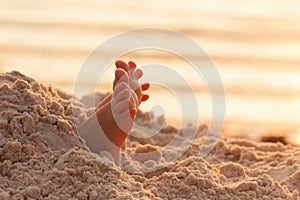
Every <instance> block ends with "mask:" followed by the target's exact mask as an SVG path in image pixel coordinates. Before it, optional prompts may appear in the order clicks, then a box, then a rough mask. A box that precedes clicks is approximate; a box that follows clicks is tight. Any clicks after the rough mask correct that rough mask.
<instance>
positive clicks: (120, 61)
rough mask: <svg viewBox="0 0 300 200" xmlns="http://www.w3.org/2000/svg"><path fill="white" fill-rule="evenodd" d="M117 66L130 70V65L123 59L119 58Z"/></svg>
mask: <svg viewBox="0 0 300 200" xmlns="http://www.w3.org/2000/svg"><path fill="white" fill-rule="evenodd" d="M115 64H116V67H117V68H120V69H123V70H125V71H126V72H127V71H128V70H129V66H128V64H127V63H125V62H124V61H122V60H117V61H116V63H115Z"/></svg>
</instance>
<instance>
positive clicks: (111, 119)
mask: <svg viewBox="0 0 300 200" xmlns="http://www.w3.org/2000/svg"><path fill="white" fill-rule="evenodd" d="M116 66H117V70H116V71H115V80H114V84H113V94H112V95H110V96H108V97H106V98H105V99H104V100H103V101H102V102H100V103H99V104H98V105H97V107H96V114H95V115H92V117H90V118H89V119H88V120H87V121H86V122H85V123H84V124H83V125H82V126H81V127H80V128H79V132H80V135H81V137H82V138H84V139H85V140H86V144H87V146H88V148H89V149H90V150H91V151H92V152H94V153H100V152H101V151H108V152H110V153H111V154H112V156H113V157H114V159H115V163H116V164H117V165H120V149H121V148H122V146H123V147H124V144H125V143H124V142H125V139H126V137H127V134H128V133H129V131H130V129H131V127H132V125H133V121H134V119H135V116H136V112H137V109H138V106H139V104H140V103H141V102H142V101H146V100H147V99H148V98H149V96H148V95H146V94H143V91H145V90H147V89H148V88H149V84H148V83H147V84H143V85H140V84H139V83H138V79H139V78H141V76H142V75H143V73H142V71H141V70H139V69H136V65H135V63H134V62H129V63H128V64H126V63H125V62H123V61H117V62H116ZM133 90H134V91H133ZM98 123H99V124H98ZM99 125H100V127H101V129H100V127H99Z"/></svg>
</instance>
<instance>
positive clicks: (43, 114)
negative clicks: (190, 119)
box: [0, 72, 300, 200]
mask: <svg viewBox="0 0 300 200" xmlns="http://www.w3.org/2000/svg"><path fill="white" fill-rule="evenodd" d="M72 103H74V104H73V105H74V108H75V109H76V110H77V111H78V112H76V115H77V116H76V117H77V118H76V120H78V122H80V121H83V120H85V119H86V117H87V115H88V109H87V108H84V106H83V104H81V103H80V101H78V100H72V99H71V98H70V96H69V95H66V94H64V93H62V92H60V91H57V90H54V89H53V88H51V87H45V86H43V85H42V84H40V83H38V82H36V81H35V80H33V79H31V78H28V77H26V76H24V75H22V74H20V73H18V72H11V73H6V74H1V75H0V199H1V200H2V199H4V200H5V199H90V200H93V199H255V198H256V199H299V192H300V158H299V156H300V149H299V148H297V147H292V146H284V145H282V144H280V143H277V144H273V143H256V142H253V141H248V140H243V139H235V138H228V137H223V138H221V139H220V140H219V141H218V142H217V145H216V146H215V147H214V149H213V151H212V152H211V153H210V154H209V156H207V157H206V158H202V157H200V156H199V151H200V147H201V144H202V143H203V139H204V134H205V132H206V127H205V126H202V127H200V128H199V129H198V131H197V135H196V139H194V140H193V141H192V144H191V145H190V146H189V148H188V149H187V151H186V152H185V153H184V154H183V155H182V156H180V157H179V159H178V160H177V161H175V162H170V161H171V160H172V158H177V156H178V155H176V152H177V149H178V148H180V145H183V144H185V142H186V140H185V135H186V134H189V129H190V128H189V127H187V128H186V129H183V130H180V131H178V130H177V129H176V128H174V127H171V126H168V127H165V128H163V129H162V130H160V133H159V134H157V135H155V136H154V137H151V138H139V139H138V138H134V137H132V136H131V137H130V138H129V140H128V151H127V152H126V153H123V158H122V160H123V165H122V168H123V170H120V169H118V168H116V167H115V166H113V164H112V163H111V162H110V161H109V160H108V159H107V158H105V157H99V156H96V155H94V154H91V153H90V152H88V151H87V150H86V149H85V148H84V145H83V143H82V141H81V139H80V138H79V137H78V135H77V134H76V131H75V127H74V121H73V120H74V119H73V116H72ZM137 121H138V123H140V124H143V123H146V122H147V114H145V113H142V112H140V113H139V116H138V119H137ZM162 121H163V119H162V118H158V119H157V120H156V124H157V125H160V124H162ZM150 128H153V129H155V128H156V126H155V124H154V125H153V126H152V127H150ZM133 132H138V133H139V134H145V135H147V133H145V131H144V132H143V131H142V130H133ZM176 134H180V135H181V137H179V139H178V141H177V142H178V143H176V144H178V145H173V146H170V147H168V148H166V149H162V147H164V146H165V145H167V144H168V142H169V141H170V140H172V138H174V137H175V135H176ZM141 152H142V153H147V152H153V154H149V155H151V156H148V157H142V156H139V155H140V154H139V153H141ZM128 169H131V171H130V173H128V172H129V170H128ZM147 169H148V170H147ZM154 169H155V170H154ZM126 171H127V172H126ZM142 172H144V173H142Z"/></svg>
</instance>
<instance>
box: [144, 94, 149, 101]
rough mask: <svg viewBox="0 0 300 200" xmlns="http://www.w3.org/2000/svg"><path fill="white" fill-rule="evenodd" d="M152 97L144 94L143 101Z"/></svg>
mask: <svg viewBox="0 0 300 200" xmlns="http://www.w3.org/2000/svg"><path fill="white" fill-rule="evenodd" d="M149 98H150V96H149V95H148V94H143V96H142V101H147V100H148V99H149Z"/></svg>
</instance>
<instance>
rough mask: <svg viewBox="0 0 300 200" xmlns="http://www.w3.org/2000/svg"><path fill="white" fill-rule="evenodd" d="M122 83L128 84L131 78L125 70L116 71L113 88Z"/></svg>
mask: <svg viewBox="0 0 300 200" xmlns="http://www.w3.org/2000/svg"><path fill="white" fill-rule="evenodd" d="M120 82H126V83H128V82H129V77H128V75H127V73H126V71H125V70H124V69H120V68H119V69H116V71H115V80H114V83H113V88H115V87H116V85H117V84H118V83H120Z"/></svg>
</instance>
